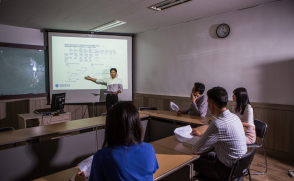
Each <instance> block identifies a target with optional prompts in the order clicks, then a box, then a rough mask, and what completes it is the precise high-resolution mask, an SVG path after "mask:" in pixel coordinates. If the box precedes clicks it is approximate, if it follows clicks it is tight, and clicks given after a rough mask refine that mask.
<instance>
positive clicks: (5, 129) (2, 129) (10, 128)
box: [0, 127, 14, 132]
mask: <svg viewBox="0 0 294 181" xmlns="http://www.w3.org/2000/svg"><path fill="white" fill-rule="evenodd" d="M13 130H14V128H13V127H5V128H0V132H5V131H13Z"/></svg>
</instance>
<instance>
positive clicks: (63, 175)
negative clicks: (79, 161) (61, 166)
mask: <svg viewBox="0 0 294 181" xmlns="http://www.w3.org/2000/svg"><path fill="white" fill-rule="evenodd" d="M79 171H80V169H79V167H78V166H76V167H73V168H69V169H67V170H63V171H61V172H57V173H54V174H51V175H48V176H45V177H42V178H38V179H36V180H33V181H51V180H52V181H56V180H64V181H68V180H69V179H71V177H72V176H73V175H74V174H76V173H78V172H79Z"/></svg>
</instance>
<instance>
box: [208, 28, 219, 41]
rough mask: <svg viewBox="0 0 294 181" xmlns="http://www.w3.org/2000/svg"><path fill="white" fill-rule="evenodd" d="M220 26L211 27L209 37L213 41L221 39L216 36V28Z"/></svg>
mask: <svg viewBox="0 0 294 181" xmlns="http://www.w3.org/2000/svg"><path fill="white" fill-rule="evenodd" d="M219 25H220V24H214V25H211V26H210V27H209V36H210V37H211V38H213V39H219V37H218V36H217V35H216V28H217V27H218V26H219Z"/></svg>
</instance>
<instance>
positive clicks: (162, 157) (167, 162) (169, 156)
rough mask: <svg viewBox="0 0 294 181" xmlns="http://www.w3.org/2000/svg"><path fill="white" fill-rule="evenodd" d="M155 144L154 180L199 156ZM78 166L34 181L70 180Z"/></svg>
mask: <svg viewBox="0 0 294 181" xmlns="http://www.w3.org/2000/svg"><path fill="white" fill-rule="evenodd" d="M151 145H152V146H153V148H154V150H155V153H156V158H157V162H158V164H159V169H158V170H157V171H156V173H155V174H154V178H155V179H154V180H158V179H160V178H162V177H164V176H166V175H168V174H170V173H172V172H174V171H176V170H178V169H180V168H182V167H183V166H185V165H187V164H188V163H190V162H193V161H194V160H196V159H197V158H198V156H197V155H187V154H183V153H180V152H177V151H175V150H171V149H168V148H165V147H162V146H159V145H156V144H153V143H151ZM79 171H80V170H79V168H78V167H73V168H70V169H67V170H64V171H61V172H57V173H54V174H51V175H48V176H45V177H42V178H39V179H36V180H34V181H55V180H69V179H70V178H71V177H72V176H73V175H74V174H75V173H77V172H79Z"/></svg>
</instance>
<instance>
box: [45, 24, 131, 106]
mask: <svg viewBox="0 0 294 181" xmlns="http://www.w3.org/2000/svg"><path fill="white" fill-rule="evenodd" d="M43 32H44V34H45V36H46V38H45V40H46V45H47V50H48V53H47V56H48V57H47V58H48V66H47V71H48V74H49V75H48V79H49V81H48V89H49V94H48V98H49V99H48V101H49V102H50V104H51V101H52V94H56V93H52V92H51V85H50V84H51V75H50V74H51V72H50V62H49V61H50V55H49V51H50V50H49V49H50V47H49V33H72V34H85V35H112V36H128V37H132V40H131V41H132V47H131V49H132V58H131V65H132V73H131V78H132V87H131V90H132V95H131V97H132V100H130V101H125V102H134V86H133V83H134V77H133V71H134V63H133V62H134V61H133V60H134V59H133V57H134V37H135V34H132V33H113V32H95V31H76V30H59V29H44V30H43ZM89 103H91V104H99V103H106V101H101V102H77V103H65V105H75V104H89Z"/></svg>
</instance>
